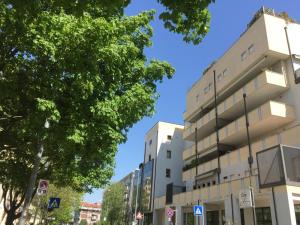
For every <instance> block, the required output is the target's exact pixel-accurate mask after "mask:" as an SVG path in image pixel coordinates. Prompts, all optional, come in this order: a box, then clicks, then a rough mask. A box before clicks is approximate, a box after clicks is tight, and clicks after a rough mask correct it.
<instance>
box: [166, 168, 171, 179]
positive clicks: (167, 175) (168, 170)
mask: <svg viewBox="0 0 300 225" xmlns="http://www.w3.org/2000/svg"><path fill="white" fill-rule="evenodd" d="M166 177H171V170H170V169H166Z"/></svg>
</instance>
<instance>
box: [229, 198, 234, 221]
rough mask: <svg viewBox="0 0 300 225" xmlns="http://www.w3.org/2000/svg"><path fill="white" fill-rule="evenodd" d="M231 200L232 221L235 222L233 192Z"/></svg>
mask: <svg viewBox="0 0 300 225" xmlns="http://www.w3.org/2000/svg"><path fill="white" fill-rule="evenodd" d="M230 201H231V217H232V223H233V224H234V211H233V194H232V193H231V194H230Z"/></svg>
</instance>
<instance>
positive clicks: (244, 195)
mask: <svg viewBox="0 0 300 225" xmlns="http://www.w3.org/2000/svg"><path fill="white" fill-rule="evenodd" d="M239 202H240V208H242V209H245V208H251V207H254V202H253V189H252V188H251V187H249V188H246V189H241V190H240V194H239Z"/></svg>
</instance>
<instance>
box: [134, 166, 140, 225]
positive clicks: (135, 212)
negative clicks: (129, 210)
mask: <svg viewBox="0 0 300 225" xmlns="http://www.w3.org/2000/svg"><path fill="white" fill-rule="evenodd" d="M140 171H141V169H139V172H138V177H137V183H136V196H135V209H134V220H135V222H136V214H137V204H138V196H139V178H140Z"/></svg>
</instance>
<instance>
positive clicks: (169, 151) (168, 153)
mask: <svg viewBox="0 0 300 225" xmlns="http://www.w3.org/2000/svg"><path fill="white" fill-rule="evenodd" d="M171 157H172V151H171V150H167V159H171Z"/></svg>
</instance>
